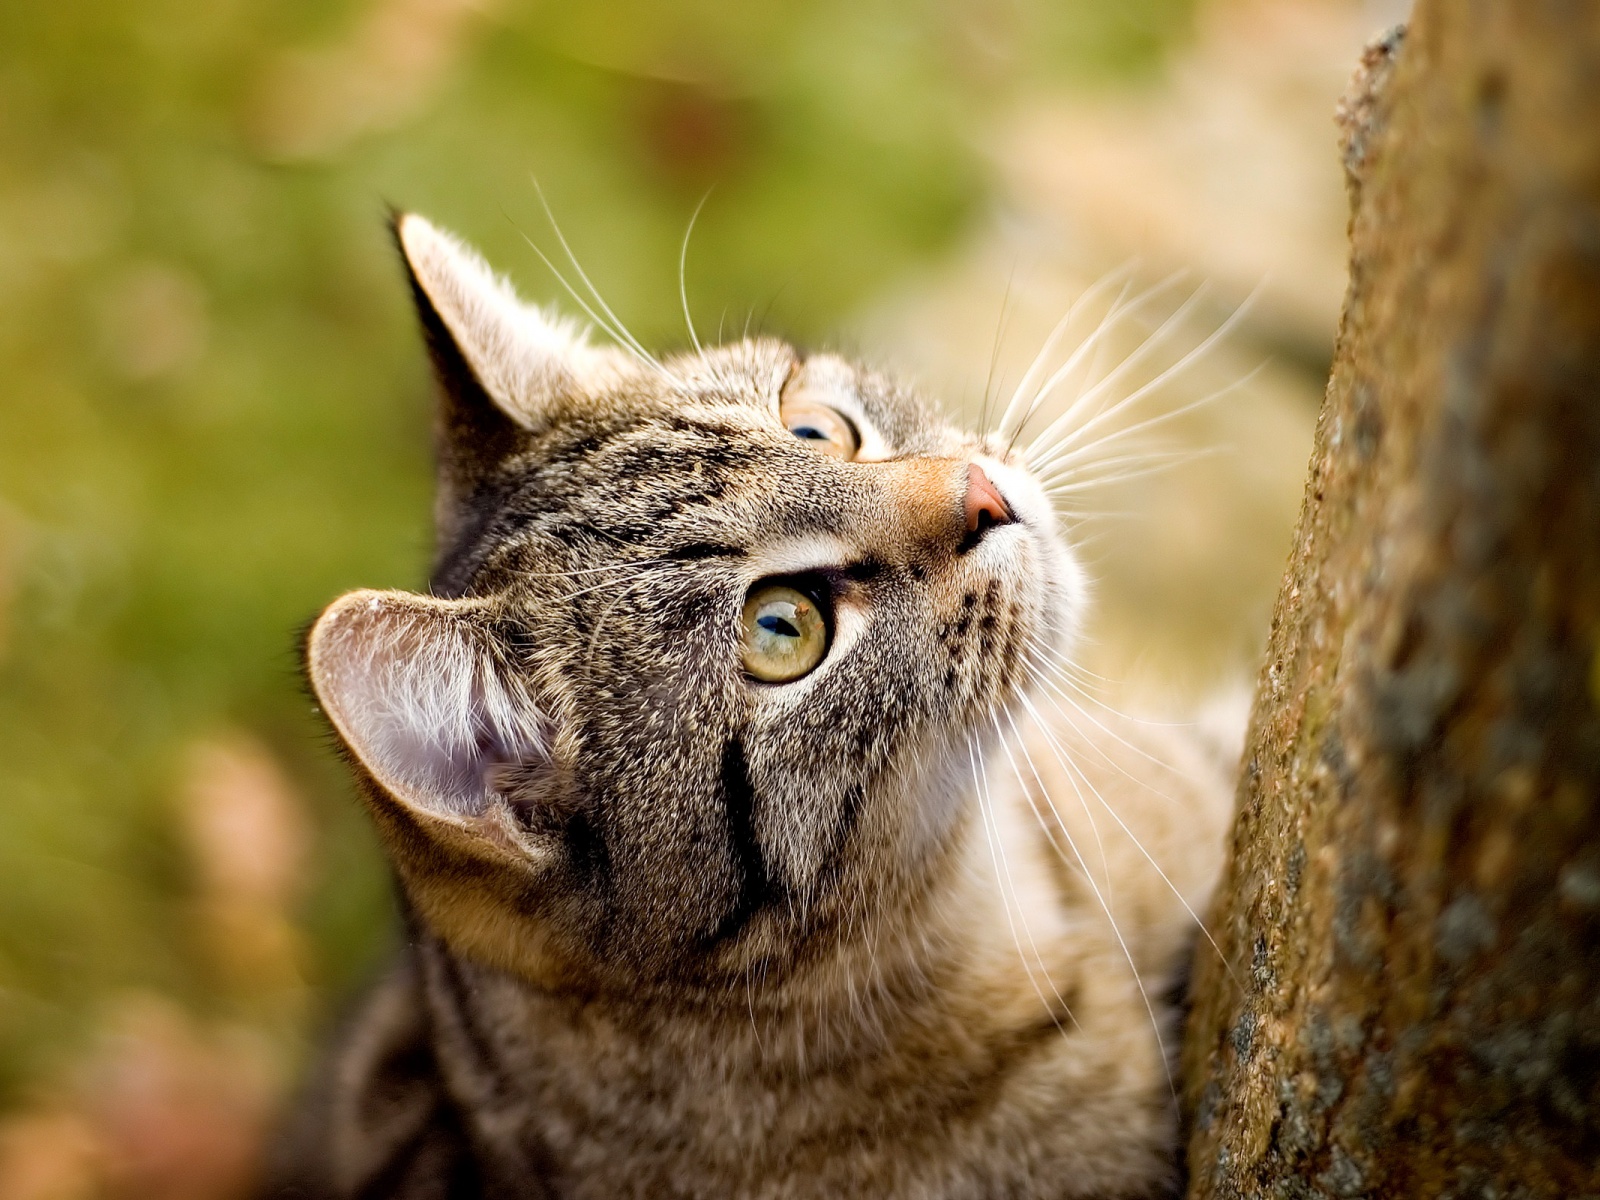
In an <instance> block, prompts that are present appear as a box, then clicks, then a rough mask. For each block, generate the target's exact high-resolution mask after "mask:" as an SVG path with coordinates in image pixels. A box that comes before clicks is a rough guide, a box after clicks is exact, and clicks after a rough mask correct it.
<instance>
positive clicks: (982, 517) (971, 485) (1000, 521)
mask: <svg viewBox="0 0 1600 1200" xmlns="http://www.w3.org/2000/svg"><path fill="white" fill-rule="evenodd" d="M966 512H967V537H968V538H969V539H970V538H974V537H982V536H983V534H984V532H985V531H986V530H987V529H989V528H990V527H992V526H995V525H1010V524H1012V523H1013V522H1015V521H1016V519H1017V518H1016V517H1014V516H1013V515H1012V513H1011V507H1010V505H1008V504H1007V503H1006V498H1005V497H1004V496H1002V495H1001V494H1000V489H999V488H997V487H995V486H994V484H993V483H992V482H991V481H990V479H989V476H988V475H986V474H984V470H983V468H982V467H980V466H979V465H978V464H977V463H970V464H968V466H967V499H966Z"/></svg>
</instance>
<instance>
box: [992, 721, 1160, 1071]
mask: <svg viewBox="0 0 1600 1200" xmlns="http://www.w3.org/2000/svg"><path fill="white" fill-rule="evenodd" d="M1041 728H1042V727H1041ZM1012 729H1013V732H1015V731H1016V725H1015V722H1014V721H1013V724H1012ZM1045 736H1046V739H1047V742H1048V744H1049V746H1050V750H1051V753H1052V754H1054V755H1055V757H1056V761H1057V762H1059V763H1060V764H1061V767H1062V769H1063V770H1064V771H1066V772H1067V781H1068V782H1069V783H1071V784H1072V787H1073V791H1074V792H1078V801H1079V803H1080V804H1082V805H1083V809H1084V814H1085V816H1087V815H1088V812H1089V806H1088V803H1087V802H1086V801H1084V799H1083V794H1082V792H1081V791H1079V788H1078V785H1077V782H1076V779H1075V777H1074V775H1073V773H1072V771H1071V769H1070V768H1069V767H1068V766H1067V763H1066V759H1065V757H1064V756H1063V754H1062V752H1061V747H1060V746H1059V744H1058V743H1056V741H1055V739H1054V738H1053V737H1052V736H1051V735H1050V734H1049V733H1048V732H1046V734H1045ZM1017 740H1018V742H1019V744H1020V742H1021V735H1020V734H1018V735H1017ZM1028 765H1029V767H1030V768H1031V769H1032V770H1033V774H1034V779H1035V781H1036V782H1037V783H1038V785H1039V793H1040V795H1042V796H1043V797H1044V799H1045V803H1046V804H1048V805H1049V806H1050V811H1051V812H1052V814H1054V816H1055V818H1056V823H1057V827H1058V828H1059V829H1060V830H1061V833H1062V836H1064V837H1065V838H1066V839H1067V844H1068V845H1069V846H1071V847H1072V852H1073V855H1074V857H1076V859H1077V860H1078V864H1079V866H1080V867H1082V868H1083V877H1084V881H1085V882H1086V883H1088V885H1089V890H1090V891H1091V892H1093V893H1094V897H1095V899H1096V901H1098V902H1099V904H1100V910H1101V911H1102V912H1103V913H1105V916H1106V923H1107V924H1108V925H1110V927H1111V934H1112V936H1113V937H1114V938H1116V940H1117V945H1118V946H1120V947H1121V948H1122V955H1123V958H1125V959H1126V960H1127V963H1128V970H1129V971H1130V972H1131V973H1132V975H1133V983H1134V986H1135V987H1136V988H1138V989H1139V998H1140V999H1141V1000H1142V1001H1143V1002H1144V1008H1145V1012H1146V1014H1147V1015H1148V1016H1149V1018H1150V1029H1151V1031H1152V1032H1153V1033H1154V1034H1155V1040H1156V1048H1157V1050H1158V1051H1159V1054H1160V1057H1161V1065H1162V1069H1163V1070H1164V1071H1165V1072H1166V1076H1167V1088H1168V1090H1170V1091H1171V1093H1172V1097H1173V1099H1174V1100H1176V1099H1177V1097H1178V1087H1177V1081H1176V1080H1174V1079H1173V1077H1172V1067H1171V1060H1170V1058H1169V1057H1168V1054H1167V1045H1166V1039H1165V1038H1163V1037H1162V1035H1161V1020H1160V1018H1159V1017H1157V1016H1156V1007H1155V1003H1154V1001H1152V1000H1151V999H1150V992H1149V989H1147V988H1146V987H1145V985H1144V977H1143V976H1142V975H1140V974H1139V965H1138V963H1137V961H1136V960H1135V959H1134V957H1133V951H1132V949H1131V948H1130V947H1129V946H1128V942H1127V939H1126V938H1125V937H1124V936H1123V934H1122V928H1121V926H1119V925H1118V924H1117V919H1116V917H1115V916H1114V915H1113V914H1112V912H1111V905H1110V902H1109V901H1108V900H1107V899H1106V896H1105V894H1104V893H1102V892H1101V890H1100V887H1099V885H1098V884H1096V883H1095V881H1094V874H1093V872H1091V871H1090V870H1089V866H1088V863H1087V862H1085V861H1084V857H1083V854H1082V853H1081V852H1080V851H1079V849H1078V844H1077V842H1076V841H1075V840H1074V839H1073V836H1072V831H1071V830H1070V829H1068V828H1067V824H1066V822H1065V821H1064V820H1062V818H1061V814H1060V812H1059V811H1058V810H1057V809H1056V806H1055V801H1054V800H1053V799H1051V796H1050V789H1049V788H1048V787H1047V786H1046V785H1045V782H1044V779H1043V777H1042V776H1041V775H1040V774H1039V772H1038V769H1037V767H1035V766H1034V764H1033V760H1032V759H1031V758H1030V759H1029V760H1028ZM1018 782H1019V785H1020V784H1021V779H1020V775H1019V779H1018ZM1093 824H1094V822H1093V819H1092V818H1090V825H1091V826H1093ZM1097 836H1098V834H1097ZM1109 873H1110V868H1109V865H1108V866H1107V876H1108V878H1107V889H1108V890H1109V885H1110V879H1109Z"/></svg>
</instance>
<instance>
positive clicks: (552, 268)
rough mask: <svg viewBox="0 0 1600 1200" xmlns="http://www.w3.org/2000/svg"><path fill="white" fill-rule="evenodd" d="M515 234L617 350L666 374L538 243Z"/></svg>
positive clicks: (521, 233) (523, 235) (520, 233)
mask: <svg viewBox="0 0 1600 1200" xmlns="http://www.w3.org/2000/svg"><path fill="white" fill-rule="evenodd" d="M517 233H518V234H519V235H520V236H521V238H522V240H523V241H525V242H526V243H528V248H529V249H531V250H532V251H533V252H534V253H535V254H537V255H538V256H539V261H540V262H542V263H544V265H545V268H546V269H547V270H548V271H549V272H550V274H551V275H553V276H554V277H555V281H556V282H557V283H559V284H560V285H561V287H562V290H564V291H565V292H566V293H567V295H568V296H570V297H572V302H573V303H574V304H576V305H577V306H578V307H579V308H581V309H582V310H583V312H584V315H585V316H587V317H588V318H589V319H590V320H591V321H593V322H594V323H595V324H596V325H598V326H599V327H600V329H601V331H602V332H603V333H605V335H606V336H607V337H609V338H610V339H611V340H612V341H613V342H615V343H616V344H617V348H618V349H620V350H622V351H623V352H624V353H626V354H628V355H629V356H631V357H632V358H633V359H634V360H635V361H637V362H638V363H639V364H640V365H641V366H644V367H648V368H650V369H651V370H652V371H659V372H661V373H662V374H663V375H665V374H666V369H665V368H664V367H662V365H661V364H660V363H659V362H657V361H656V360H655V358H653V357H652V356H651V355H649V354H647V353H645V352H643V351H641V350H639V349H638V348H636V347H635V346H633V345H632V344H631V343H629V342H628V340H627V339H626V338H625V337H623V335H622V334H621V333H620V332H619V331H618V330H617V329H615V328H614V327H613V326H612V325H611V323H610V322H608V321H607V320H606V319H605V318H604V317H602V316H601V315H600V314H599V313H597V312H595V310H594V306H593V305H591V304H590V303H589V302H588V301H587V300H585V299H584V298H583V296H582V295H581V294H580V293H579V292H578V290H577V289H576V288H575V287H573V286H572V284H571V283H569V282H568V281H567V277H566V276H565V275H563V274H562V273H561V269H560V268H559V267H557V266H556V264H555V263H554V262H553V261H552V260H551V258H550V256H549V255H548V254H546V253H545V252H544V249H543V248H542V247H541V246H540V245H539V243H538V242H536V241H534V240H533V239H532V238H531V237H529V236H528V235H527V234H526V233H523V232H522V230H520V229H519V230H517ZM672 378H674V380H675V381H676V379H675V377H672Z"/></svg>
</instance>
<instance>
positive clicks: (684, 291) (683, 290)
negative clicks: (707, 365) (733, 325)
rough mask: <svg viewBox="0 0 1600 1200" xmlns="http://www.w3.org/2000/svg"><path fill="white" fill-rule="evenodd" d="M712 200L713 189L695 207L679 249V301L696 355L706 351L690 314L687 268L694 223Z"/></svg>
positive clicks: (708, 189)
mask: <svg viewBox="0 0 1600 1200" xmlns="http://www.w3.org/2000/svg"><path fill="white" fill-rule="evenodd" d="M709 199H711V189H710V188H707V189H706V194H705V195H704V196H701V197H700V203H699V204H696V205H695V206H694V212H693V213H691V214H690V216H689V227H688V228H687V229H685V230H684V231H683V245H681V246H679V247H678V299H679V301H680V302H681V303H682V304H683V323H684V324H685V325H686V326H688V329H689V342H690V344H691V345H692V346H694V352H695V353H696V354H703V353H705V351H704V350H703V349H702V348H701V346H700V335H699V334H697V333H696V332H695V331H694V317H693V316H691V315H690V313H689V285H688V282H687V268H688V265H689V239H690V238H691V237H693V236H694V223H695V222H696V221H698V220H699V219H700V210H701V209H703V208H704V207H705V206H706V201H707V200H709Z"/></svg>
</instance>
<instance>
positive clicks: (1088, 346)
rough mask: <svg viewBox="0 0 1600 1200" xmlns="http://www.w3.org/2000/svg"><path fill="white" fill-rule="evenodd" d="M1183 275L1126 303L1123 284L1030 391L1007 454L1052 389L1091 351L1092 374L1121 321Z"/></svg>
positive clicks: (1181, 273) (1178, 273) (1177, 273)
mask: <svg viewBox="0 0 1600 1200" xmlns="http://www.w3.org/2000/svg"><path fill="white" fill-rule="evenodd" d="M1185 274H1186V272H1184V271H1174V272H1173V273H1172V274H1171V275H1168V276H1167V277H1166V278H1165V279H1163V280H1161V281H1159V282H1158V283H1155V284H1153V285H1152V286H1150V287H1148V288H1146V289H1145V290H1144V291H1142V292H1140V293H1139V294H1138V295H1137V296H1135V297H1134V298H1133V299H1132V300H1126V297H1127V294H1128V290H1129V289H1130V288H1131V287H1132V286H1133V284H1132V281H1131V280H1129V281H1128V282H1126V283H1124V284H1123V287H1122V291H1121V293H1120V294H1119V295H1118V296H1117V299H1116V300H1115V301H1114V302H1113V303H1112V305H1111V308H1110V309H1109V310H1108V311H1107V312H1106V315H1105V316H1103V317H1102V318H1101V319H1100V322H1099V324H1098V325H1096V326H1095V328H1094V330H1093V331H1092V332H1091V333H1090V334H1089V336H1088V337H1086V338H1085V339H1084V340H1083V341H1081V342H1080V343H1078V345H1077V346H1076V347H1075V348H1074V349H1073V351H1072V353H1071V354H1070V355H1068V356H1067V359H1066V361H1065V362H1063V363H1062V364H1061V365H1060V366H1059V367H1057V368H1056V369H1055V371H1054V372H1052V373H1051V375H1050V378H1049V379H1047V380H1046V381H1045V382H1044V383H1043V384H1042V385H1041V386H1040V387H1039V388H1038V389H1037V390H1036V391H1035V392H1034V394H1033V399H1032V400H1031V401H1030V402H1029V404H1028V409H1027V411H1026V412H1025V413H1024V414H1023V416H1022V420H1021V421H1019V422H1018V423H1017V427H1016V428H1015V429H1014V430H1012V431H1011V440H1010V443H1009V444H1008V445H1007V451H1008V452H1009V451H1010V449H1011V448H1012V447H1014V446H1015V445H1016V441H1017V438H1019V437H1020V436H1021V435H1022V431H1023V430H1024V429H1025V428H1027V425H1028V422H1029V421H1031V420H1032V419H1033V414H1034V413H1036V412H1038V411H1039V409H1040V408H1041V407H1042V406H1043V405H1044V402H1045V401H1046V400H1048V399H1049V398H1050V397H1051V396H1052V395H1054V394H1055V390H1056V388H1058V387H1060V386H1061V384H1062V383H1063V382H1064V381H1065V380H1066V379H1067V378H1068V377H1069V376H1071V374H1072V373H1073V372H1074V371H1076V370H1077V369H1078V367H1079V366H1080V365H1082V363H1083V360H1084V357H1085V356H1086V355H1087V354H1089V353H1090V352H1091V351H1093V352H1094V355H1095V357H1094V360H1093V362H1091V363H1090V373H1091V374H1092V373H1093V371H1094V368H1095V367H1097V366H1098V365H1099V360H1100V352H1101V351H1102V350H1103V349H1104V348H1105V344H1106V339H1107V337H1109V335H1110V334H1111V333H1112V331H1113V330H1115V329H1117V328H1118V327H1119V326H1120V325H1121V324H1122V322H1123V321H1125V320H1127V319H1128V318H1130V317H1132V316H1134V315H1135V314H1136V313H1138V312H1139V311H1140V310H1141V309H1142V308H1144V306H1145V305H1146V304H1148V303H1150V301H1151V300H1154V299H1155V298H1156V297H1157V296H1159V295H1161V294H1162V293H1163V292H1166V291H1168V290H1170V289H1171V288H1172V287H1173V286H1175V285H1176V284H1177V283H1178V282H1179V281H1180V280H1182V279H1183V278H1184V276H1185ZM1072 316H1073V314H1072V313H1071V312H1069V313H1068V314H1067V318H1066V319H1067V320H1071V318H1072ZM1024 457H1026V455H1024Z"/></svg>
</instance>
